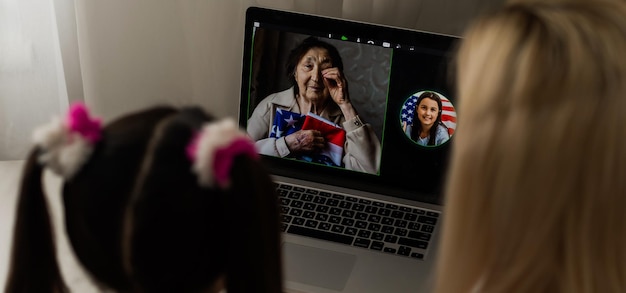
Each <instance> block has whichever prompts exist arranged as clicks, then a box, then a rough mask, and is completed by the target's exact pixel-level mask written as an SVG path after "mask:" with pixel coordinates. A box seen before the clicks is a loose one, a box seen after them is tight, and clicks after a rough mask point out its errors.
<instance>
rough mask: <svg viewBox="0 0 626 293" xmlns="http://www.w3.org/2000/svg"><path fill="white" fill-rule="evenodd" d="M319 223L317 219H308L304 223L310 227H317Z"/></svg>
mask: <svg viewBox="0 0 626 293" xmlns="http://www.w3.org/2000/svg"><path fill="white" fill-rule="evenodd" d="M317 224H318V222H317V221H313V220H308V221H306V223H305V224H304V225H305V226H307V227H309V228H315V227H317Z"/></svg>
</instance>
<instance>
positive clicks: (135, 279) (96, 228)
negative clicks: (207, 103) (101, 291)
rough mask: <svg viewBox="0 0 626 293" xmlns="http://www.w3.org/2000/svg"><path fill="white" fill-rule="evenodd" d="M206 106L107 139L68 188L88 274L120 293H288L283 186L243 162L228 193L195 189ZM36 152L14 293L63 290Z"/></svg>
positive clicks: (69, 224) (69, 220) (165, 114)
mask: <svg viewBox="0 0 626 293" xmlns="http://www.w3.org/2000/svg"><path fill="white" fill-rule="evenodd" d="M212 120H214V119H213V117H211V116H210V115H208V114H206V113H205V112H204V111H203V110H201V109H199V108H186V109H180V110H179V109H174V108H170V107H158V108H152V109H148V110H145V111H141V112H138V113H134V114H131V115H127V116H125V117H122V118H120V119H118V120H116V121H115V122H113V123H110V124H109V125H107V126H106V127H105V128H104V129H103V139H102V141H101V142H99V143H97V144H96V148H95V150H94V153H93V154H92V156H91V158H90V159H89V160H88V162H87V163H86V164H85V165H84V166H83V167H82V168H81V169H80V170H79V171H78V173H77V174H76V175H75V176H74V177H72V179H70V180H67V181H65V182H64V185H63V192H62V193H63V203H64V207H65V222H66V228H67V233H68V236H69V239H70V242H71V244H72V248H73V249H74V252H75V253H76V255H77V257H78V259H79V260H80V262H81V264H83V266H84V267H85V268H86V269H87V271H88V272H89V273H90V274H91V276H92V277H93V279H94V280H96V281H97V282H98V283H99V284H100V285H101V286H102V287H104V288H110V289H114V290H116V291H118V292H199V291H202V290H205V289H207V288H209V287H210V286H211V285H212V284H213V283H214V282H215V281H216V279H217V278H218V277H220V276H224V277H225V278H226V283H227V290H228V292H230V293H232V292H234V293H237V292H239V293H242V292H268V293H269V292H276V293H278V292H281V288H282V287H281V256H280V232H279V219H278V207H277V199H276V195H275V193H274V185H273V183H272V181H271V179H270V177H269V175H267V173H266V172H265V170H264V169H263V167H262V166H261V165H260V163H259V162H257V161H255V160H253V159H250V158H249V157H247V156H238V157H236V158H235V160H234V164H233V167H232V169H231V187H230V188H229V189H224V190H222V189H219V188H205V187H201V186H199V185H198V183H197V178H196V176H195V174H194V173H193V172H192V168H191V164H192V162H191V161H190V160H189V159H188V158H187V156H186V153H185V148H186V146H187V145H188V143H189V142H190V141H191V139H192V137H193V135H194V134H195V133H196V132H197V131H199V130H200V128H201V127H202V126H203V124H205V123H206V122H210V121H212ZM40 151H41V150H39V149H38V148H35V150H34V151H33V152H32V153H31V155H30V156H29V158H28V160H27V162H26V167H25V171H24V174H23V179H22V187H21V190H20V194H19V205H18V211H17V220H16V226H15V232H14V233H15V235H14V239H13V254H12V259H11V265H10V274H9V279H8V283H7V287H6V292H66V291H67V288H66V287H65V285H64V282H63V279H62V277H61V275H60V272H59V268H58V264H57V261H56V257H55V248H54V241H53V237H52V229H51V226H50V219H49V215H48V211H47V208H46V201H45V196H44V192H43V190H42V186H41V174H42V171H43V168H44V167H43V166H41V165H40V164H39V163H37V155H38V154H39V152H40Z"/></svg>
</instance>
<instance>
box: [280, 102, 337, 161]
mask: <svg viewBox="0 0 626 293" xmlns="http://www.w3.org/2000/svg"><path fill="white" fill-rule="evenodd" d="M300 129H315V130H318V131H320V132H321V133H322V135H323V136H324V139H325V141H326V146H325V147H324V149H323V150H322V151H320V152H319V153H316V154H310V155H299V156H297V157H296V159H299V160H304V161H307V162H314V163H319V164H324V165H328V166H336V167H338V166H341V165H342V163H341V161H342V158H343V145H344V143H345V141H346V131H345V130H343V129H342V128H341V127H339V126H338V125H336V124H335V123H332V122H331V121H328V120H327V119H324V118H322V117H320V116H318V115H315V114H312V113H309V114H307V115H302V114H298V113H294V112H291V111H287V110H282V109H276V115H275V116H274V121H273V123H272V131H271V132H270V137H275V138H280V137H283V136H287V135H290V134H292V133H294V132H296V131H298V130H300Z"/></svg>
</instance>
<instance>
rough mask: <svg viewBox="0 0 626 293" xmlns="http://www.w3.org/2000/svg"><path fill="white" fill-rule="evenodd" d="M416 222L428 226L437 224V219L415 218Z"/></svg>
mask: <svg viewBox="0 0 626 293" xmlns="http://www.w3.org/2000/svg"><path fill="white" fill-rule="evenodd" d="M417 221H418V222H420V223H424V224H428V225H435V224H437V218H433V217H427V216H419V217H418V218H417Z"/></svg>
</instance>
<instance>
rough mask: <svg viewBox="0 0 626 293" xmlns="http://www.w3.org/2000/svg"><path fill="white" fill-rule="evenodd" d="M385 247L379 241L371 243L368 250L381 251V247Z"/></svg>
mask: <svg viewBox="0 0 626 293" xmlns="http://www.w3.org/2000/svg"><path fill="white" fill-rule="evenodd" d="M384 246H385V243H383V242H380V241H372V246H370V249H373V250H378V251H380V250H383V247H384Z"/></svg>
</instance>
